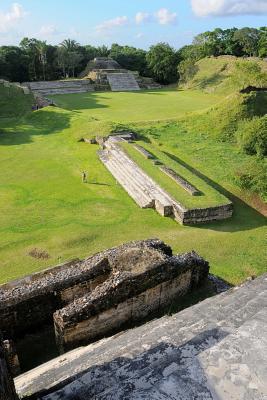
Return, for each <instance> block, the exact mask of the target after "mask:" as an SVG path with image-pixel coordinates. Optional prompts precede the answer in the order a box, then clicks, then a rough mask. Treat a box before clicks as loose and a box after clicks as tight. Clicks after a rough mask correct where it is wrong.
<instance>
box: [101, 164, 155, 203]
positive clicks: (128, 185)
mask: <svg viewBox="0 0 267 400" xmlns="http://www.w3.org/2000/svg"><path fill="white" fill-rule="evenodd" d="M107 168H108V169H109V170H110V171H111V172H112V173H113V175H114V177H115V178H116V179H117V180H118V182H119V183H120V184H121V185H122V187H123V188H124V190H125V191H126V192H127V193H128V194H129V195H130V196H131V197H132V198H133V200H134V201H135V202H136V203H137V204H138V205H139V206H140V207H141V208H151V207H153V202H152V200H151V198H150V197H149V196H147V195H146V194H145V193H144V191H143V190H142V188H140V186H139V185H138V184H136V183H135V182H134V181H133V180H131V179H129V176H128V174H127V173H124V172H122V171H123V170H122V169H121V168H120V167H118V165H117V163H116V161H109V162H108V163H107Z"/></svg>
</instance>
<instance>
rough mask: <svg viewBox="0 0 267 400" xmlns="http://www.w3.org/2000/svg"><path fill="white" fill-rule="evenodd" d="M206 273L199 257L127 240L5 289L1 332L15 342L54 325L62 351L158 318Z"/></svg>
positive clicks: (0, 300)
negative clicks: (145, 319) (49, 325)
mask: <svg viewBox="0 0 267 400" xmlns="http://www.w3.org/2000/svg"><path fill="white" fill-rule="evenodd" d="M208 270H209V267H208V263H207V262H206V261H205V260H203V259H202V258H201V257H199V256H198V255H197V254H196V253H194V252H192V253H187V254H184V255H178V256H173V254H172V249H171V248H170V247H169V246H167V245H166V244H165V243H164V242H162V241H160V240H158V239H149V240H143V241H136V242H130V243H126V244H123V245H121V246H118V247H115V248H112V249H108V250H105V251H103V252H101V253H98V254H95V255H93V256H91V257H89V258H87V259H85V260H82V261H81V260H76V261H73V262H70V263H67V264H63V265H60V266H57V267H54V268H51V269H47V270H45V271H43V272H39V273H36V274H33V275H30V276H27V277H25V278H22V279H19V280H17V281H13V282H10V283H8V284H5V285H2V286H0V329H1V330H2V331H3V333H4V337H5V339H18V338H20V337H21V336H22V335H23V334H25V333H32V330H33V329H36V330H38V329H39V330H40V329H42V326H44V325H45V324H46V323H50V324H52V323H53V320H54V325H55V334H56V339H57V343H58V345H59V348H60V350H61V351H65V350H66V349H69V348H74V347H76V346H78V345H80V344H82V343H88V342H89V341H90V342H92V341H95V340H97V339H98V338H100V337H103V336H104V335H111V334H113V333H114V332H115V331H119V330H121V329H122V328H123V327H124V325H127V326H129V325H131V324H133V323H135V322H136V321H139V320H142V319H143V318H147V317H149V316H150V315H151V313H152V312H155V313H158V312H159V311H160V310H161V309H162V308H163V307H165V306H167V305H168V304H170V303H172V302H173V301H176V300H177V299H179V298H181V297H182V296H183V295H184V294H186V293H187V292H189V291H190V290H191V289H193V288H194V287H195V286H198V285H200V284H201V283H202V281H203V280H204V279H205V278H206V277H207V275H208ZM10 355H11V356H12V357H13V356H14V355H15V353H14V352H11V353H10Z"/></svg>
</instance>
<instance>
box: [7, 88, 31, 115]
mask: <svg viewBox="0 0 267 400" xmlns="http://www.w3.org/2000/svg"><path fill="white" fill-rule="evenodd" d="M33 103H34V100H33V96H32V95H31V94H27V95H25V94H24V92H23V90H22V89H21V88H19V87H17V86H14V85H11V86H10V87H5V86H4V85H3V84H0V118H8V117H20V116H23V115H25V114H26V113H29V112H30V111H31V106H32V104H33Z"/></svg>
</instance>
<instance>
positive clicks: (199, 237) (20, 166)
mask: <svg viewBox="0 0 267 400" xmlns="http://www.w3.org/2000/svg"><path fill="white" fill-rule="evenodd" d="M56 98H57V102H58V104H60V105H62V106H64V108H65V109H61V108H52V107H49V108H46V109H42V110H40V111H37V112H34V113H30V114H29V115H28V116H26V117H25V118H24V119H17V118H9V119H0V193H1V195H0V208H1V213H0V256H1V257H0V282H6V281H8V280H10V279H14V278H17V277H19V276H22V275H26V274H28V273H31V272H33V271H38V270H41V269H43V268H45V267H47V266H53V265H55V264H56V263H59V262H63V261H65V260H70V259H72V258H74V257H80V258H82V257H85V256H88V255H90V254H93V253H94V252H96V251H99V250H102V249H105V248H108V247H110V246H115V245H118V244H119V243H122V242H125V241H128V240H134V239H144V238H149V237H159V238H161V239H163V240H165V241H166V242H167V243H169V244H170V245H171V246H172V247H173V249H174V251H175V252H185V251H190V250H192V249H194V250H196V251H197V252H199V253H200V254H201V255H202V256H203V257H205V258H206V259H207V260H209V261H210V265H211V271H212V272H213V273H216V274H218V275H220V276H221V277H223V278H225V279H226V280H228V281H229V282H231V283H238V282H240V281H242V280H244V279H245V278H246V277H247V276H249V275H252V274H256V275H258V274H260V273H263V272H264V271H266V260H265V251H264V235H265V234H266V225H265V222H266V220H265V218H264V217H263V216H262V215H261V214H259V213H258V212H257V211H255V210H254V209H252V208H251V207H249V206H248V205H247V204H245V203H244V202H243V201H242V199H240V198H239V197H240V193H239V191H238V189H237V187H236V186H235V185H234V183H233V182H232V181H231V180H230V175H231V174H230V172H231V171H232V170H233V169H234V168H236V167H237V166H238V165H239V164H240V162H241V159H243V158H242V157H243V156H241V155H240V154H239V153H238V152H237V151H236V149H235V148H234V147H233V146H232V145H230V144H224V143H218V142H213V141H212V140H211V139H208V138H207V137H205V135H203V134H201V135H198V134H194V135H189V134H188V133H187V132H185V131H183V130H182V129H180V128H179V125H175V124H172V123H166V124H154V125H155V128H153V127H152V128H150V125H149V126H148V124H146V123H144V122H142V123H137V125H136V126H137V127H138V129H141V130H142V129H143V133H144V134H146V135H148V136H149V138H150V140H151V142H152V145H153V146H155V150H156V149H157V146H158V149H159V150H157V151H165V152H166V153H168V154H171V155H172V157H177V158H179V160H180V161H182V162H183V163H184V164H185V165H187V166H189V168H191V169H192V170H196V171H197V172H198V173H199V178H200V179H201V180H204V181H205V182H207V184H208V185H209V186H213V187H214V188H215V189H216V190H217V191H218V193H222V194H223V195H225V196H226V197H227V198H230V200H232V201H233V202H234V207H235V213H234V217H233V218H232V219H230V220H225V221H221V222H214V223H212V224H208V225H198V226H193V227H188V226H180V225H179V224H177V223H176V222H175V221H173V220H172V219H170V218H163V217H161V216H160V215H158V214H157V213H156V212H155V211H154V210H151V209H146V210H142V209H140V208H138V207H137V205H136V204H135V203H134V202H133V200H132V199H131V198H130V197H129V196H128V195H127V193H126V192H125V191H124V190H123V189H122V188H121V187H120V186H119V185H117V184H116V182H115V180H114V179H113V177H112V176H111V175H110V173H109V172H108V171H107V170H106V169H105V167H104V166H103V165H102V163H101V162H100V161H99V160H98V157H97V153H96V152H97V149H98V147H97V146H95V145H88V144H85V143H82V142H78V141H77V139H79V138H80V137H81V136H83V135H84V134H88V136H90V135H94V134H97V133H99V132H100V133H101V132H105V130H107V129H108V127H109V122H110V121H113V122H117V121H119V122H124V123H128V122H129V121H144V120H146V119H148V120H150V119H164V118H175V117H177V116H180V115H182V113H184V112H190V111H192V110H200V109H201V108H206V107H208V106H209V105H210V104H213V103H214V102H215V101H219V100H220V99H219V98H217V97H214V96H209V95H207V94H201V92H185V91H183V92H179V91H170V92H167V91H163V92H148V93H147V92H141V93H93V94H86V95H68V96H57V97H56ZM216 99H217V100H216ZM96 105H98V107H96ZM94 118H95V119H94ZM160 143H161V146H159V144H160ZM173 160H174V161H175V159H174V158H173ZM83 169H85V170H86V171H88V175H89V182H88V184H82V182H81V171H82V170H83ZM192 183H194V182H192ZM174 184H175V183H174ZM34 248H37V249H40V250H44V251H47V253H48V254H49V256H50V258H49V259H47V260H43V259H35V258H32V257H31V256H30V255H29V252H30V251H31V250H32V249H34Z"/></svg>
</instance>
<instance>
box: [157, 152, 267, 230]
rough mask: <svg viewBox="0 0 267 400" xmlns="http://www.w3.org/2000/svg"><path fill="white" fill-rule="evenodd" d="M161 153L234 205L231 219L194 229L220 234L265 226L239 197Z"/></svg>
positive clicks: (260, 216)
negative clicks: (218, 232)
mask: <svg viewBox="0 0 267 400" xmlns="http://www.w3.org/2000/svg"><path fill="white" fill-rule="evenodd" d="M163 153H164V154H166V155H167V156H168V157H170V158H171V159H172V160H173V161H175V162H177V163H179V164H181V165H182V166H183V167H185V168H187V169H188V170H189V171H190V172H192V173H193V174H195V175H196V176H198V177H199V178H200V179H202V180H203V181H205V182H206V183H207V184H208V185H210V186H212V187H213V188H214V189H216V190H217V191H218V192H220V193H222V194H223V195H224V196H225V197H227V198H228V199H229V200H230V201H232V203H233V205H234V213H233V216H232V218H230V219H225V220H222V221H216V222H214V223H208V224H201V225H196V226H195V228H199V229H209V230H214V231H221V232H240V231H247V230H251V229H255V228H259V227H261V226H265V225H266V218H265V217H264V216H263V215H262V214H260V213H259V212H258V211H257V210H255V209H254V208H252V207H250V206H249V205H247V204H246V203H245V202H244V201H242V200H241V199H240V198H239V197H237V196H235V195H234V194H232V193H231V192H228V191H227V190H226V189H224V188H223V187H222V186H220V185H219V184H218V183H216V182H214V181H213V180H212V179H210V178H208V177H207V176H206V175H204V174H202V173H201V172H200V171H198V170H197V169H195V168H194V167H192V166H191V165H189V164H187V163H186V162H185V161H183V160H181V159H180V158H179V157H177V156H176V155H174V154H171V153H168V152H166V151H164V152H163Z"/></svg>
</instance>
